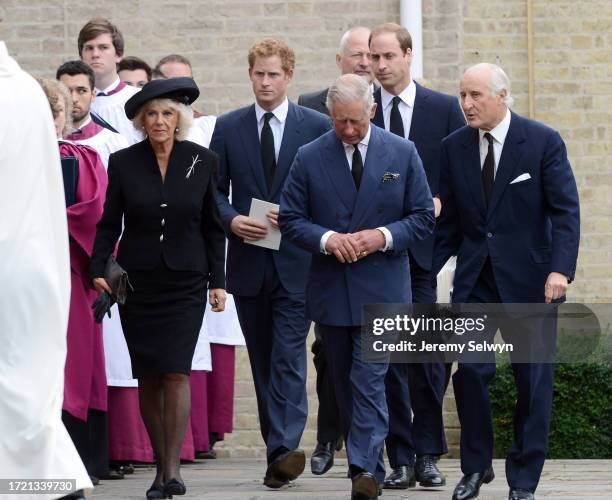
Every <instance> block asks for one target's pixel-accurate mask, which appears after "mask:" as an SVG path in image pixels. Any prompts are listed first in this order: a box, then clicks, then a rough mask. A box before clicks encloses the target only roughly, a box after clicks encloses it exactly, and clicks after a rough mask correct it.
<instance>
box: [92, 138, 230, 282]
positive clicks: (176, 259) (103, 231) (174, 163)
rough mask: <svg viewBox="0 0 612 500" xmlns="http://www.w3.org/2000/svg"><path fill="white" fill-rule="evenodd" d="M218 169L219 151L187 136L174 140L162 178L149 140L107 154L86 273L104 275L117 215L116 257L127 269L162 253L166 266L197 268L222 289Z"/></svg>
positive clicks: (150, 263) (155, 260) (154, 262)
mask: <svg viewBox="0 0 612 500" xmlns="http://www.w3.org/2000/svg"><path fill="white" fill-rule="evenodd" d="M192 165H193V168H190V167H191V166H192ZM217 168H218V157H217V155H216V154H215V153H213V152H212V151H210V150H208V149H206V148H203V147H202V146H199V145H198V144H195V143H193V142H190V141H180V142H179V141H176V142H175V143H174V147H173V149H172V152H171V154H170V159H169V161H168V170H167V172H166V178H165V181H164V182H162V177H161V174H160V171H159V166H158V164H157V159H156V157H155V153H154V152H153V148H152V147H151V144H150V142H149V140H148V139H145V140H144V141H142V142H139V143H137V144H134V145H133V146H130V147H129V148H125V149H122V150H120V151H117V152H115V153H113V154H111V155H110V158H109V162H108V177H109V183H108V190H107V193H106V202H105V204H104V213H103V215H102V218H101V219H100V221H99V222H98V225H97V232H96V240H95V243H94V250H93V256H92V258H91V266H90V275H91V277H92V278H94V277H101V276H103V275H104V266H105V263H106V260H107V258H108V256H109V255H110V254H111V253H112V252H113V250H114V248H115V244H116V242H117V239H118V238H119V235H120V234H121V228H122V219H123V220H124V225H125V227H124V229H123V235H122V237H121V241H120V243H119V252H118V254H117V261H118V262H119V264H121V265H122V266H123V267H124V268H125V269H126V271H128V272H129V271H131V270H149V269H154V268H156V267H157V266H158V265H159V264H160V262H161V259H162V258H163V259H164V261H165V263H166V265H167V266H168V267H169V268H170V269H172V270H176V271H201V272H203V273H204V274H205V275H206V276H207V278H208V282H209V288H225V270H224V261H225V233H224V231H223V226H222V225H221V220H220V218H219V212H218V210H217V204H216V202H215V193H216V179H215V177H216V172H217Z"/></svg>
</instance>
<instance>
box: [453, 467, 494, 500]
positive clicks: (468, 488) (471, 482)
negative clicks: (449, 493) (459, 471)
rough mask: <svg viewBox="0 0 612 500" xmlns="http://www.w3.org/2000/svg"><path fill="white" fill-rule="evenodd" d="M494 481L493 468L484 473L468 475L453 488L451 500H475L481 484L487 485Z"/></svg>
mask: <svg viewBox="0 0 612 500" xmlns="http://www.w3.org/2000/svg"><path fill="white" fill-rule="evenodd" d="M493 479H495V474H494V473H493V467H489V468H488V469H487V470H486V471H484V472H476V473H474V474H468V475H466V476H463V477H462V478H461V481H459V484H457V486H455V491H454V492H453V500H467V499H468V498H476V497H477V496H478V494H479V493H480V487H481V486H482V485H483V484H488V483H490V482H491V481H493Z"/></svg>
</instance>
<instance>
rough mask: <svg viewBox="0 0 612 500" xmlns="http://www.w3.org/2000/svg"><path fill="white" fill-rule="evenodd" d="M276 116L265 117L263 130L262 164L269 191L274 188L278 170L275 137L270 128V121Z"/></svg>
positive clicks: (268, 115) (271, 114) (266, 115)
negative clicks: (275, 172)
mask: <svg viewBox="0 0 612 500" xmlns="http://www.w3.org/2000/svg"><path fill="white" fill-rule="evenodd" d="M273 116H274V114H273V113H266V114H265V115H264V124H263V128H262V129H261V162H262V164H263V168H264V173H265V174H266V182H267V183H268V189H270V188H271V187H272V180H273V179H274V171H275V170H276V154H275V152H274V135H273V134H272V128H271V127H270V119H271V118H272V117H273Z"/></svg>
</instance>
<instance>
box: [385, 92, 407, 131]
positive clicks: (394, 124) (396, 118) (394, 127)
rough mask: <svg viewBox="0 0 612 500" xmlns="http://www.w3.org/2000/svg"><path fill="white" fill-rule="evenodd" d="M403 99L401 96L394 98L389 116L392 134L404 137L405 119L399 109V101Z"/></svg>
mask: <svg viewBox="0 0 612 500" xmlns="http://www.w3.org/2000/svg"><path fill="white" fill-rule="evenodd" d="M400 101H401V99H400V98H399V96H397V95H396V96H395V97H394V98H393V107H392V108H391V117H390V118H389V131H390V132H391V133H392V134H395V135H399V136H400V137H404V121H403V120H402V115H401V114H400V110H399V103H400Z"/></svg>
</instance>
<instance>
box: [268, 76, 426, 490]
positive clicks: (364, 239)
mask: <svg viewBox="0 0 612 500" xmlns="http://www.w3.org/2000/svg"><path fill="white" fill-rule="evenodd" d="M327 103H328V107H329V109H330V113H331V117H332V121H333V124H334V129H335V131H330V132H328V133H327V134H325V135H323V136H322V137H320V138H319V139H317V140H316V141H314V142H312V143H310V144H308V145H306V146H303V147H302V148H300V150H299V151H298V154H297V156H296V158H295V160H294V162H293V166H292V168H291V171H290V173H289V177H288V179H287V183H286V185H285V188H284V190H283V194H282V196H281V208H280V217H279V222H280V225H281V230H282V232H283V236H284V237H285V238H287V239H288V240H290V241H292V242H294V243H296V244H297V245H299V246H300V247H302V248H304V249H305V250H307V251H308V252H310V253H311V254H312V255H313V258H312V265H311V268H310V274H309V279H308V286H307V289H306V314H307V316H308V317H309V318H311V319H312V320H314V321H315V322H317V324H318V325H319V328H320V330H321V334H322V338H323V345H324V349H325V354H326V357H327V359H328V361H329V362H330V363H331V368H332V372H333V376H334V385H335V388H336V395H337V397H338V404H339V406H340V411H341V415H342V417H341V420H342V422H341V427H342V429H343V431H344V437H345V441H346V449H347V454H348V461H349V467H350V468H349V470H350V474H351V477H352V498H353V499H354V500H362V499H371V498H378V495H379V490H378V488H379V486H378V485H379V484H380V483H382V481H384V478H385V469H384V461H383V451H382V449H383V443H384V438H385V436H386V435H387V430H388V412H387V403H386V398H385V392H384V377H385V373H386V371H387V366H388V363H387V362H367V361H364V359H362V350H361V306H362V305H364V304H368V303H388V302H395V303H397V302H400V303H410V301H411V291H410V269H409V267H408V255H407V249H408V247H409V246H410V245H411V244H412V243H413V242H415V241H417V240H419V239H422V238H424V237H426V236H428V235H429V234H431V231H432V229H433V226H434V207H433V203H432V201H431V193H430V191H429V188H428V186H427V181H426V178H425V173H424V171H423V167H422V165H421V160H420V159H419V156H418V154H417V152H416V148H415V147H414V145H413V144H412V143H411V142H409V141H405V140H403V139H399V138H398V137H396V136H394V135H393V134H390V133H388V132H386V131H385V130H383V129H380V128H378V127H376V126H375V125H371V124H370V122H369V120H370V119H371V117H372V116H373V115H374V112H375V109H376V105H375V104H374V103H373V99H372V93H371V90H370V85H369V83H368V82H367V81H366V80H365V79H363V78H362V77H360V76H357V75H352V74H348V75H343V76H341V77H340V78H338V79H337V80H336V82H334V84H333V85H332V86H331V87H330V89H329V93H328V96H327Z"/></svg>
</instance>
